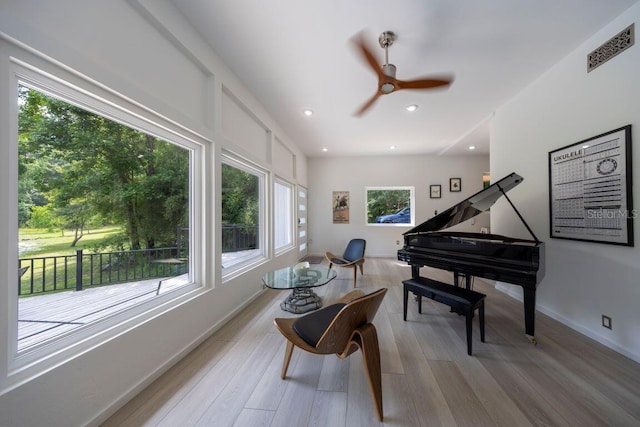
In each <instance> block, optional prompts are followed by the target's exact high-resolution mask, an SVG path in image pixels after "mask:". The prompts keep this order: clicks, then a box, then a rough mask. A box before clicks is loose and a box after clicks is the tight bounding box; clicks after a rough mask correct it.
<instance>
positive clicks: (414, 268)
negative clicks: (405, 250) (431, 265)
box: [411, 264, 420, 279]
mask: <svg viewBox="0 0 640 427" xmlns="http://www.w3.org/2000/svg"><path fill="white" fill-rule="evenodd" d="M418 277H420V266H419V265H415V264H411V278H412V279H417V278H418Z"/></svg>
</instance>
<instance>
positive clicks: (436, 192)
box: [429, 184, 442, 199]
mask: <svg viewBox="0 0 640 427" xmlns="http://www.w3.org/2000/svg"><path fill="white" fill-rule="evenodd" d="M441 197H442V186H441V185H440V184H433V185H430V186H429V198H430V199H439V198H441Z"/></svg>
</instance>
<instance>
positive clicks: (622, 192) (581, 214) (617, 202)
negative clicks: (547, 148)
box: [549, 125, 636, 246]
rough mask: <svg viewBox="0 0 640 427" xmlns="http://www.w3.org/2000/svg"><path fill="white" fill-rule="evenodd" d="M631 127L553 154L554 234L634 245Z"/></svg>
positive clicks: (551, 213) (551, 211)
mask: <svg viewBox="0 0 640 427" xmlns="http://www.w3.org/2000/svg"><path fill="white" fill-rule="evenodd" d="M631 185H632V179H631V125H627V126H625V127H622V128H619V129H616V130H612V131H610V132H607V133H605V134H602V135H598V136H596V137H593V138H590V139H587V140H584V141H580V142H578V143H575V144H572V145H568V146H566V147H563V148H560V149H558V150H555V151H551V152H549V217H550V218H549V219H550V235H551V237H553V238H560V239H573V240H585V241H590V242H599V243H609V244H616V245H626V246H633V219H634V218H635V216H636V213H635V211H634V210H633V199H632V192H631Z"/></svg>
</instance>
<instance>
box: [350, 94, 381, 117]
mask: <svg viewBox="0 0 640 427" xmlns="http://www.w3.org/2000/svg"><path fill="white" fill-rule="evenodd" d="M380 95H382V92H380V91H377V92H376V93H375V94H374V95H373V96H372V97H371V98H369V100H368V101H367V102H365V103H364V104H363V105H362V107H360V109H359V110H358V111H356V112H355V113H353V115H354V116H361V115H362V114H363V113H364V112H365V111H367V110H368V109H369V108H370V107H371V106H372V105H373V103H374V102H376V100H377V99H378V97H379V96H380Z"/></svg>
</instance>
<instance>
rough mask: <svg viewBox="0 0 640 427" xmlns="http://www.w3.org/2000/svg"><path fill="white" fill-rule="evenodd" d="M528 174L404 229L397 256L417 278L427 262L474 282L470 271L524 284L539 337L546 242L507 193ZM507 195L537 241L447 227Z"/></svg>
mask: <svg viewBox="0 0 640 427" xmlns="http://www.w3.org/2000/svg"><path fill="white" fill-rule="evenodd" d="M522 180H523V178H522V177H521V176H520V175H518V174H516V173H511V174H509V175H507V176H505V177H504V178H502V179H500V180H499V181H497V182H495V183H493V184H492V185H490V186H489V187H487V188H485V189H483V190H481V191H479V192H478V193H476V194H474V195H473V196H471V197H469V198H468V199H465V200H463V201H462V202H460V203H458V204H456V205H454V206H452V207H450V208H449V209H446V210H444V211H442V212H441V213H440V214H438V215H436V216H434V217H433V218H431V219H429V220H427V221H425V222H423V223H422V224H420V225H418V226H417V227H414V228H412V229H411V230H409V231H407V232H406V233H404V246H403V248H402V249H400V250H398V259H399V260H400V261H404V262H406V263H408V264H409V265H411V276H412V278H413V279H419V278H420V267H424V266H428V267H433V268H438V269H442V270H448V271H452V272H453V273H454V275H455V276H456V285H458V283H457V282H458V281H457V276H459V275H462V276H463V277H464V278H465V279H466V280H465V282H466V286H467V288H468V287H469V284H470V280H469V278H470V277H471V276H476V277H482V278H485V279H490V280H496V281H500V282H505V283H511V284H514V285H519V286H521V287H522V290H523V296H524V327H525V334H526V336H527V338H528V339H529V341H530V342H531V343H532V344H537V341H536V339H535V313H536V288H537V286H538V284H539V283H540V281H541V280H542V278H543V277H544V272H545V257H544V242H541V241H540V240H539V239H538V238H537V237H536V235H535V234H534V233H533V231H532V230H531V227H529V225H528V224H527V223H526V221H525V220H524V218H523V217H522V215H520V212H518V209H516V207H515V206H514V204H513V203H512V202H511V200H510V199H509V198H508V197H507V194H506V193H507V191H509V190H511V189H512V188H513V187H515V186H517V185H518V184H520V183H521V182H522ZM502 196H504V197H505V198H506V199H507V201H508V202H509V204H510V205H511V207H512V208H513V210H514V211H515V212H516V215H517V216H518V218H519V219H520V220H521V221H522V223H523V224H524V226H525V228H526V229H527V231H528V232H529V234H531V236H532V237H533V240H524V239H516V238H513V237H507V236H500V235H497V234H486V233H466V232H453V231H443V230H446V229H447V228H449V227H453V226H454V225H456V224H460V223H462V222H464V221H466V220H468V219H471V218H473V217H474V216H476V215H478V214H479V213H481V212H484V211H486V210H487V209H489V208H490V207H491V206H492V205H493V204H494V203H495V202H496V201H497V200H498V199H499V198H500V197H502Z"/></svg>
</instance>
